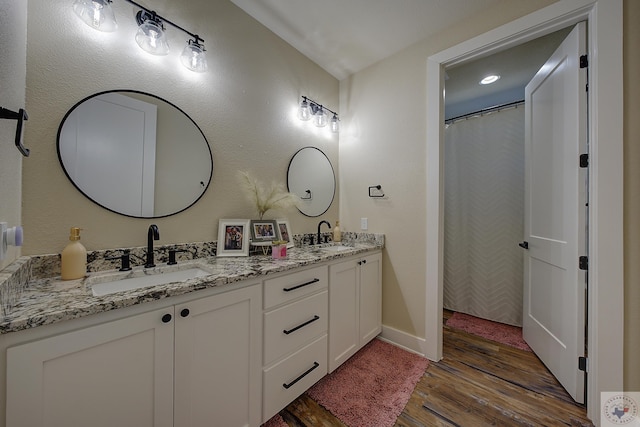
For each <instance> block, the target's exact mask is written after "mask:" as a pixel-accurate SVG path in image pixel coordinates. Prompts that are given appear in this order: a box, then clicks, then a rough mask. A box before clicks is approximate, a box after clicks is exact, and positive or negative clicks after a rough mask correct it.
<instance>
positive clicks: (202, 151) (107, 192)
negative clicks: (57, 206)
mask: <svg viewBox="0 0 640 427" xmlns="http://www.w3.org/2000/svg"><path fill="white" fill-rule="evenodd" d="M57 150H58V158H59V160H60V164H61V166H62V168H63V170H64V172H65V174H66V175H67V177H68V178H69V180H70V181H71V182H72V183H73V185H74V186H75V187H76V188H77V189H78V190H80V192H82V194H84V195H85V196H86V197H87V198H89V199H90V200H92V201H93V202H95V203H97V204H98V205H100V206H102V207H103V208H105V209H108V210H110V211H112V212H116V213H119V214H121V215H126V216H130V217H135V218H160V217H165V216H170V215H174V214H176V213H178V212H182V211H184V210H185V209H188V208H189V207H191V206H193V204H195V203H196V202H197V201H198V200H199V199H200V198H201V197H202V196H203V194H204V193H205V191H206V190H207V188H208V187H209V184H210V183H211V178H212V176H213V156H212V154H211V148H210V147H209V143H208V141H207V139H206V137H205V136H204V134H203V133H202V130H201V129H200V128H199V127H198V125H197V124H196V123H195V122H194V121H193V119H191V117H189V116H188V115H187V114H186V113H185V112H184V111H182V110H181V109H180V108H179V107H177V106H176V105H174V104H172V103H171V102H169V101H166V100H164V99H162V98H160V97H158V96H156V95H152V94H149V93H144V92H139V91H134V90H112V91H106V92H99V93H96V94H94V95H91V96H89V97H87V98H85V99H83V100H81V101H80V102H78V103H77V104H76V105H74V106H73V107H72V108H71V109H70V110H69V111H68V112H67V114H66V115H65V117H64V118H63V120H62V122H61V123H60V127H59V129H58V136H57Z"/></svg>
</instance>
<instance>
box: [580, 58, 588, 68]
mask: <svg viewBox="0 0 640 427" xmlns="http://www.w3.org/2000/svg"><path fill="white" fill-rule="evenodd" d="M588 66H589V59H588V58H587V55H581V56H580V68H587V67H588Z"/></svg>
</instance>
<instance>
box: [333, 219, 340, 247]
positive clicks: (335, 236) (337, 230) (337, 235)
mask: <svg viewBox="0 0 640 427" xmlns="http://www.w3.org/2000/svg"><path fill="white" fill-rule="evenodd" d="M333 241H334V242H341V241H342V231H340V221H336V226H335V227H334V228H333Z"/></svg>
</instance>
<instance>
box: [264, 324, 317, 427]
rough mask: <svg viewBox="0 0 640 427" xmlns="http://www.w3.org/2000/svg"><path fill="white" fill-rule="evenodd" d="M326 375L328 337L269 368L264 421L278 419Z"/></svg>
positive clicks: (267, 371) (265, 376)
mask: <svg viewBox="0 0 640 427" xmlns="http://www.w3.org/2000/svg"><path fill="white" fill-rule="evenodd" d="M326 374H327V336H326V335H323V336H322V337H320V338H318V339H317V340H316V341H314V342H312V343H311V344H309V345H308V346H306V347H304V348H302V349H300V351H297V352H296V353H294V354H292V355H291V356H289V357H287V358H286V359H283V360H282V361H280V362H279V363H277V364H275V365H273V366H272V367H270V368H268V369H265V370H264V377H263V380H264V381H263V386H264V394H263V405H262V411H263V413H262V422H265V421H267V420H268V419H269V418H271V417H272V416H274V415H275V414H276V413H278V411H280V410H281V409H282V408H284V407H286V406H287V405H288V404H289V403H291V402H292V401H293V400H294V399H295V398H296V397H298V396H300V395H301V394H302V393H304V392H305V391H306V390H307V389H308V388H309V387H311V386H312V385H314V384H315V383H316V382H318V380H320V379H321V378H322V377H324V376H325V375H326Z"/></svg>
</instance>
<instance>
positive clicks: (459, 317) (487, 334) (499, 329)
mask: <svg viewBox="0 0 640 427" xmlns="http://www.w3.org/2000/svg"><path fill="white" fill-rule="evenodd" d="M447 326H449V327H450V328H455V329H460V330H463V331H465V332H468V333H470V334H473V335H478V336H481V337H483V338H486V339H488V340H492V341H497V342H499V343H502V344H505V345H508V346H511V347H515V348H518V349H520V350H526V351H531V348H530V347H529V346H528V345H527V343H526V342H525V341H524V339H522V328H519V327H517V326H511V325H505V324H504V323H498V322H492V321H491V320H485V319H480V318H479V317H474V316H470V315H468V314H464V313H458V312H456V313H453V316H451V317H450V318H449V320H447Z"/></svg>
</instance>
